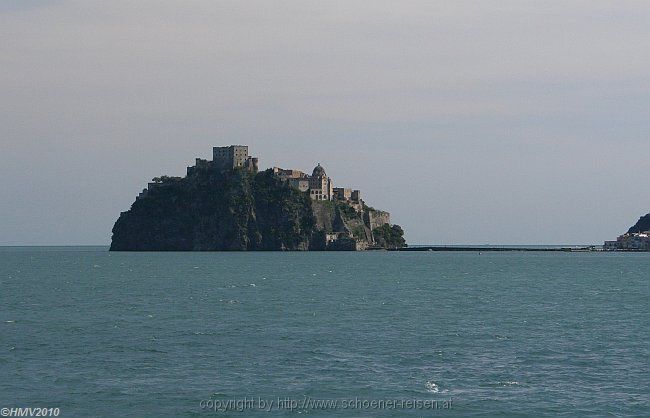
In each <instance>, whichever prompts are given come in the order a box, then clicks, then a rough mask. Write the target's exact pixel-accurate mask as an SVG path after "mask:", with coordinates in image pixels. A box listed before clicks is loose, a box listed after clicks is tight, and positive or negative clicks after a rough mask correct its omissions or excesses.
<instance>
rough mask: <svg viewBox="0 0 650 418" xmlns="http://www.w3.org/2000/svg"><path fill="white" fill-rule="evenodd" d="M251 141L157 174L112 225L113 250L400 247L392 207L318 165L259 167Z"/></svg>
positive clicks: (400, 233)
mask: <svg viewBox="0 0 650 418" xmlns="http://www.w3.org/2000/svg"><path fill="white" fill-rule="evenodd" d="M258 164H259V160H258V159H257V158H255V157H251V156H249V155H248V147H247V146H242V145H231V146H227V147H215V148H214V149H213V160H212V161H208V160H203V159H198V158H197V159H196V164H195V165H194V166H192V167H188V168H187V175H186V176H185V177H168V176H162V177H156V178H154V179H153V181H152V182H151V183H149V185H148V187H147V188H146V189H144V190H143V191H142V193H140V195H139V196H138V197H137V198H136V200H135V202H134V203H133V204H132V206H131V209H130V210H128V211H126V212H122V213H121V214H120V217H119V219H118V220H117V221H116V222H115V225H114V226H113V238H112V242H111V247H110V249H111V251H247V250H252V251H259V250H269V251H273V250H275V251H285V250H303V251H304V250H346V251H358V250H366V249H395V248H401V247H404V246H406V242H405V240H404V237H403V235H404V231H403V230H402V228H401V227H400V226H399V225H392V224H391V223H390V214H389V213H388V212H384V211H380V210H376V209H374V208H372V207H370V206H368V205H366V203H365V202H364V201H363V199H361V192H360V191H359V190H352V189H348V188H335V187H334V186H333V182H332V179H331V178H330V177H328V176H327V174H326V172H325V169H324V168H323V167H322V166H321V165H320V164H318V165H317V166H316V167H315V168H314V170H313V172H312V174H311V175H308V174H306V173H304V172H302V171H299V170H287V169H282V168H279V167H273V168H271V169H268V170H264V171H259V168H258Z"/></svg>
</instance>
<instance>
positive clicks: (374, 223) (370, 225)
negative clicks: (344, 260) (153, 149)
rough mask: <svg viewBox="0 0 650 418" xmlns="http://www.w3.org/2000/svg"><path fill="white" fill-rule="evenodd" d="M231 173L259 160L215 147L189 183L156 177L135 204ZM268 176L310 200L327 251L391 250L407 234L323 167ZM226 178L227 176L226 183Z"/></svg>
mask: <svg viewBox="0 0 650 418" xmlns="http://www.w3.org/2000/svg"><path fill="white" fill-rule="evenodd" d="M233 170H235V171H248V172H250V173H257V172H258V171H259V159H258V158H256V157H253V156H250V155H249V154H248V146H246V145H230V146H225V147H214V148H213V150H212V160H211V161H209V160H206V159H201V158H197V159H196V164H195V165H193V166H191V167H187V177H185V178H181V177H169V176H161V177H156V178H154V179H153V180H152V182H151V183H149V184H148V187H147V188H146V189H144V190H143V191H142V193H140V195H139V196H138V197H137V198H136V200H141V199H144V198H147V197H148V196H156V195H158V194H159V193H160V192H162V191H163V190H168V191H172V192H173V190H176V189H177V188H179V187H180V188H182V187H184V184H186V183H191V182H192V181H193V179H195V178H202V177H203V175H204V174H208V177H215V178H216V177H222V176H220V175H217V176H213V174H218V173H226V172H230V171H233ZM265 174H266V175H268V176H273V177H275V178H276V179H278V182H280V183H284V184H286V185H287V186H289V187H292V188H293V189H295V190H297V191H300V192H302V193H305V194H306V195H307V196H309V198H310V199H311V205H309V206H310V210H311V211H312V214H313V219H314V222H315V227H316V228H317V230H318V231H320V233H321V234H322V241H323V242H322V245H323V248H326V249H355V250H363V249H367V248H372V247H375V248H385V247H386V246H388V245H395V244H394V242H397V243H398V244H399V240H400V239H401V240H402V243H403V238H402V234H403V231H402V230H401V228H399V226H397V228H398V230H397V231H398V234H397V235H395V236H398V238H399V239H397V238H396V239H394V238H395V237H394V236H392V235H391V234H394V233H395V231H396V230H393V232H391V231H388V232H387V230H386V227H388V228H389V229H390V228H391V227H390V213H388V212H384V211H380V210H376V209H374V208H371V207H369V206H367V205H366V204H365V202H364V201H363V200H362V199H361V191H359V190H353V189H351V188H345V187H334V182H333V181H332V179H331V178H330V177H329V176H328V175H327V173H326V172H325V168H323V166H322V165H320V163H318V164H317V165H316V167H314V169H313V170H312V173H311V175H310V174H307V173H305V172H303V171H301V170H296V169H284V168H280V167H273V168H272V169H269V170H266V172H265ZM226 177H229V176H225V177H224V178H226ZM246 177H247V176H246ZM276 187H277V184H276ZM294 196H295V195H294ZM376 234H378V235H376ZM319 239H320V238H319ZM391 240H392V241H391ZM396 240H397V241H396ZM317 242H318V239H317V240H316V241H313V242H311V243H308V244H309V245H310V246H311V245H315V244H314V243H317ZM389 242H393V244H390V243H389ZM303 244H304V243H303ZM301 245H302V244H301ZM305 245H307V244H305ZM318 245H321V244H318Z"/></svg>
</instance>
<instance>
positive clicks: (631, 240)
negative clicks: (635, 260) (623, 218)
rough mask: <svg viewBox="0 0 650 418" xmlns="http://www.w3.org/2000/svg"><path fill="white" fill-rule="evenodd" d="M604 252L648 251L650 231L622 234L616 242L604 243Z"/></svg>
mask: <svg viewBox="0 0 650 418" xmlns="http://www.w3.org/2000/svg"><path fill="white" fill-rule="evenodd" d="M603 249H604V250H605V251H650V231H645V232H635V233H627V234H623V235H621V236H620V237H618V238H617V239H616V241H605V245H603Z"/></svg>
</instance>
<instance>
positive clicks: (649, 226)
mask: <svg viewBox="0 0 650 418" xmlns="http://www.w3.org/2000/svg"><path fill="white" fill-rule="evenodd" d="M645 231H650V213H648V214H647V215H645V216H642V217H641V218H640V219H639V220H638V222H637V223H636V224H634V226H632V227H631V228H630V229H629V230H628V231H627V233H628V234H633V233H638V232H645Z"/></svg>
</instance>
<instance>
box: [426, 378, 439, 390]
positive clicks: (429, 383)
mask: <svg viewBox="0 0 650 418" xmlns="http://www.w3.org/2000/svg"><path fill="white" fill-rule="evenodd" d="M424 387H425V388H426V390H427V392H429V393H438V392H440V388H438V385H436V384H435V383H434V382H432V381H430V380H427V383H425V384H424Z"/></svg>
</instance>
